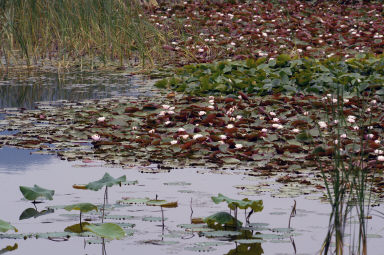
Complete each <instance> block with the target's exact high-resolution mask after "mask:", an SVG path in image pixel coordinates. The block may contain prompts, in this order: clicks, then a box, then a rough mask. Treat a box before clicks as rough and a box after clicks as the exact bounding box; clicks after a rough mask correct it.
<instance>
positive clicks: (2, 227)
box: [0, 220, 18, 233]
mask: <svg viewBox="0 0 384 255" xmlns="http://www.w3.org/2000/svg"><path fill="white" fill-rule="evenodd" d="M8 230H13V231H15V232H17V231H18V230H17V228H15V227H14V226H12V225H11V224H9V223H8V222H6V221H3V220H0V232H2V233H5V232H7V231H8Z"/></svg>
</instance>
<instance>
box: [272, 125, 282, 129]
mask: <svg viewBox="0 0 384 255" xmlns="http://www.w3.org/2000/svg"><path fill="white" fill-rule="evenodd" d="M272 127H274V128H277V129H282V128H283V125H280V124H272Z"/></svg>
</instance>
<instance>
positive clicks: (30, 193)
mask: <svg viewBox="0 0 384 255" xmlns="http://www.w3.org/2000/svg"><path fill="white" fill-rule="evenodd" d="M20 191H21V193H22V194H23V196H24V198H25V199H27V200H31V201H33V202H36V199H38V198H46V199H48V200H53V197H52V196H53V195H54V194H55V191H54V190H49V189H44V188H42V187H40V186H38V185H36V184H35V185H34V186H33V187H26V186H20Z"/></svg>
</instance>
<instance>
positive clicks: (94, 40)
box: [0, 0, 164, 68]
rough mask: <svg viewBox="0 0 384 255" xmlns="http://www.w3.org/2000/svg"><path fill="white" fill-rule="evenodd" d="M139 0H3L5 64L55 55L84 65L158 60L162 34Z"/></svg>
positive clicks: (63, 63)
mask: <svg viewBox="0 0 384 255" xmlns="http://www.w3.org/2000/svg"><path fill="white" fill-rule="evenodd" d="M138 2H139V1H131V0H13V1H7V0H0V45H1V48H0V57H1V61H0V62H2V65H3V67H4V66H6V67H8V66H11V65H22V64H23V65H26V66H31V65H34V64H36V63H38V62H39V61H50V63H54V65H56V66H57V67H59V68H64V67H68V66H70V65H74V64H76V65H77V66H79V67H81V68H83V67H85V66H89V67H90V68H95V67H97V65H104V66H105V65H107V64H109V63H111V62H112V63H115V64H118V65H120V66H122V65H124V64H126V63H125V62H126V61H127V60H129V61H136V62H140V63H141V64H142V65H143V66H146V65H151V64H153V61H154V57H155V56H156V54H159V53H158V52H159V50H158V49H159V48H160V47H161V42H162V40H163V39H164V38H163V35H162V34H161V33H160V32H159V31H158V30H157V29H156V28H155V27H153V26H152V25H151V24H150V23H149V22H147V20H146V18H145V15H143V10H142V8H141V6H140V5H139V4H138Z"/></svg>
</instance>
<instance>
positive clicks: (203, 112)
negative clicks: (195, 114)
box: [199, 111, 207, 116]
mask: <svg viewBox="0 0 384 255" xmlns="http://www.w3.org/2000/svg"><path fill="white" fill-rule="evenodd" d="M205 114H207V112H205V111H199V115H200V116H203V115H205Z"/></svg>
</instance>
